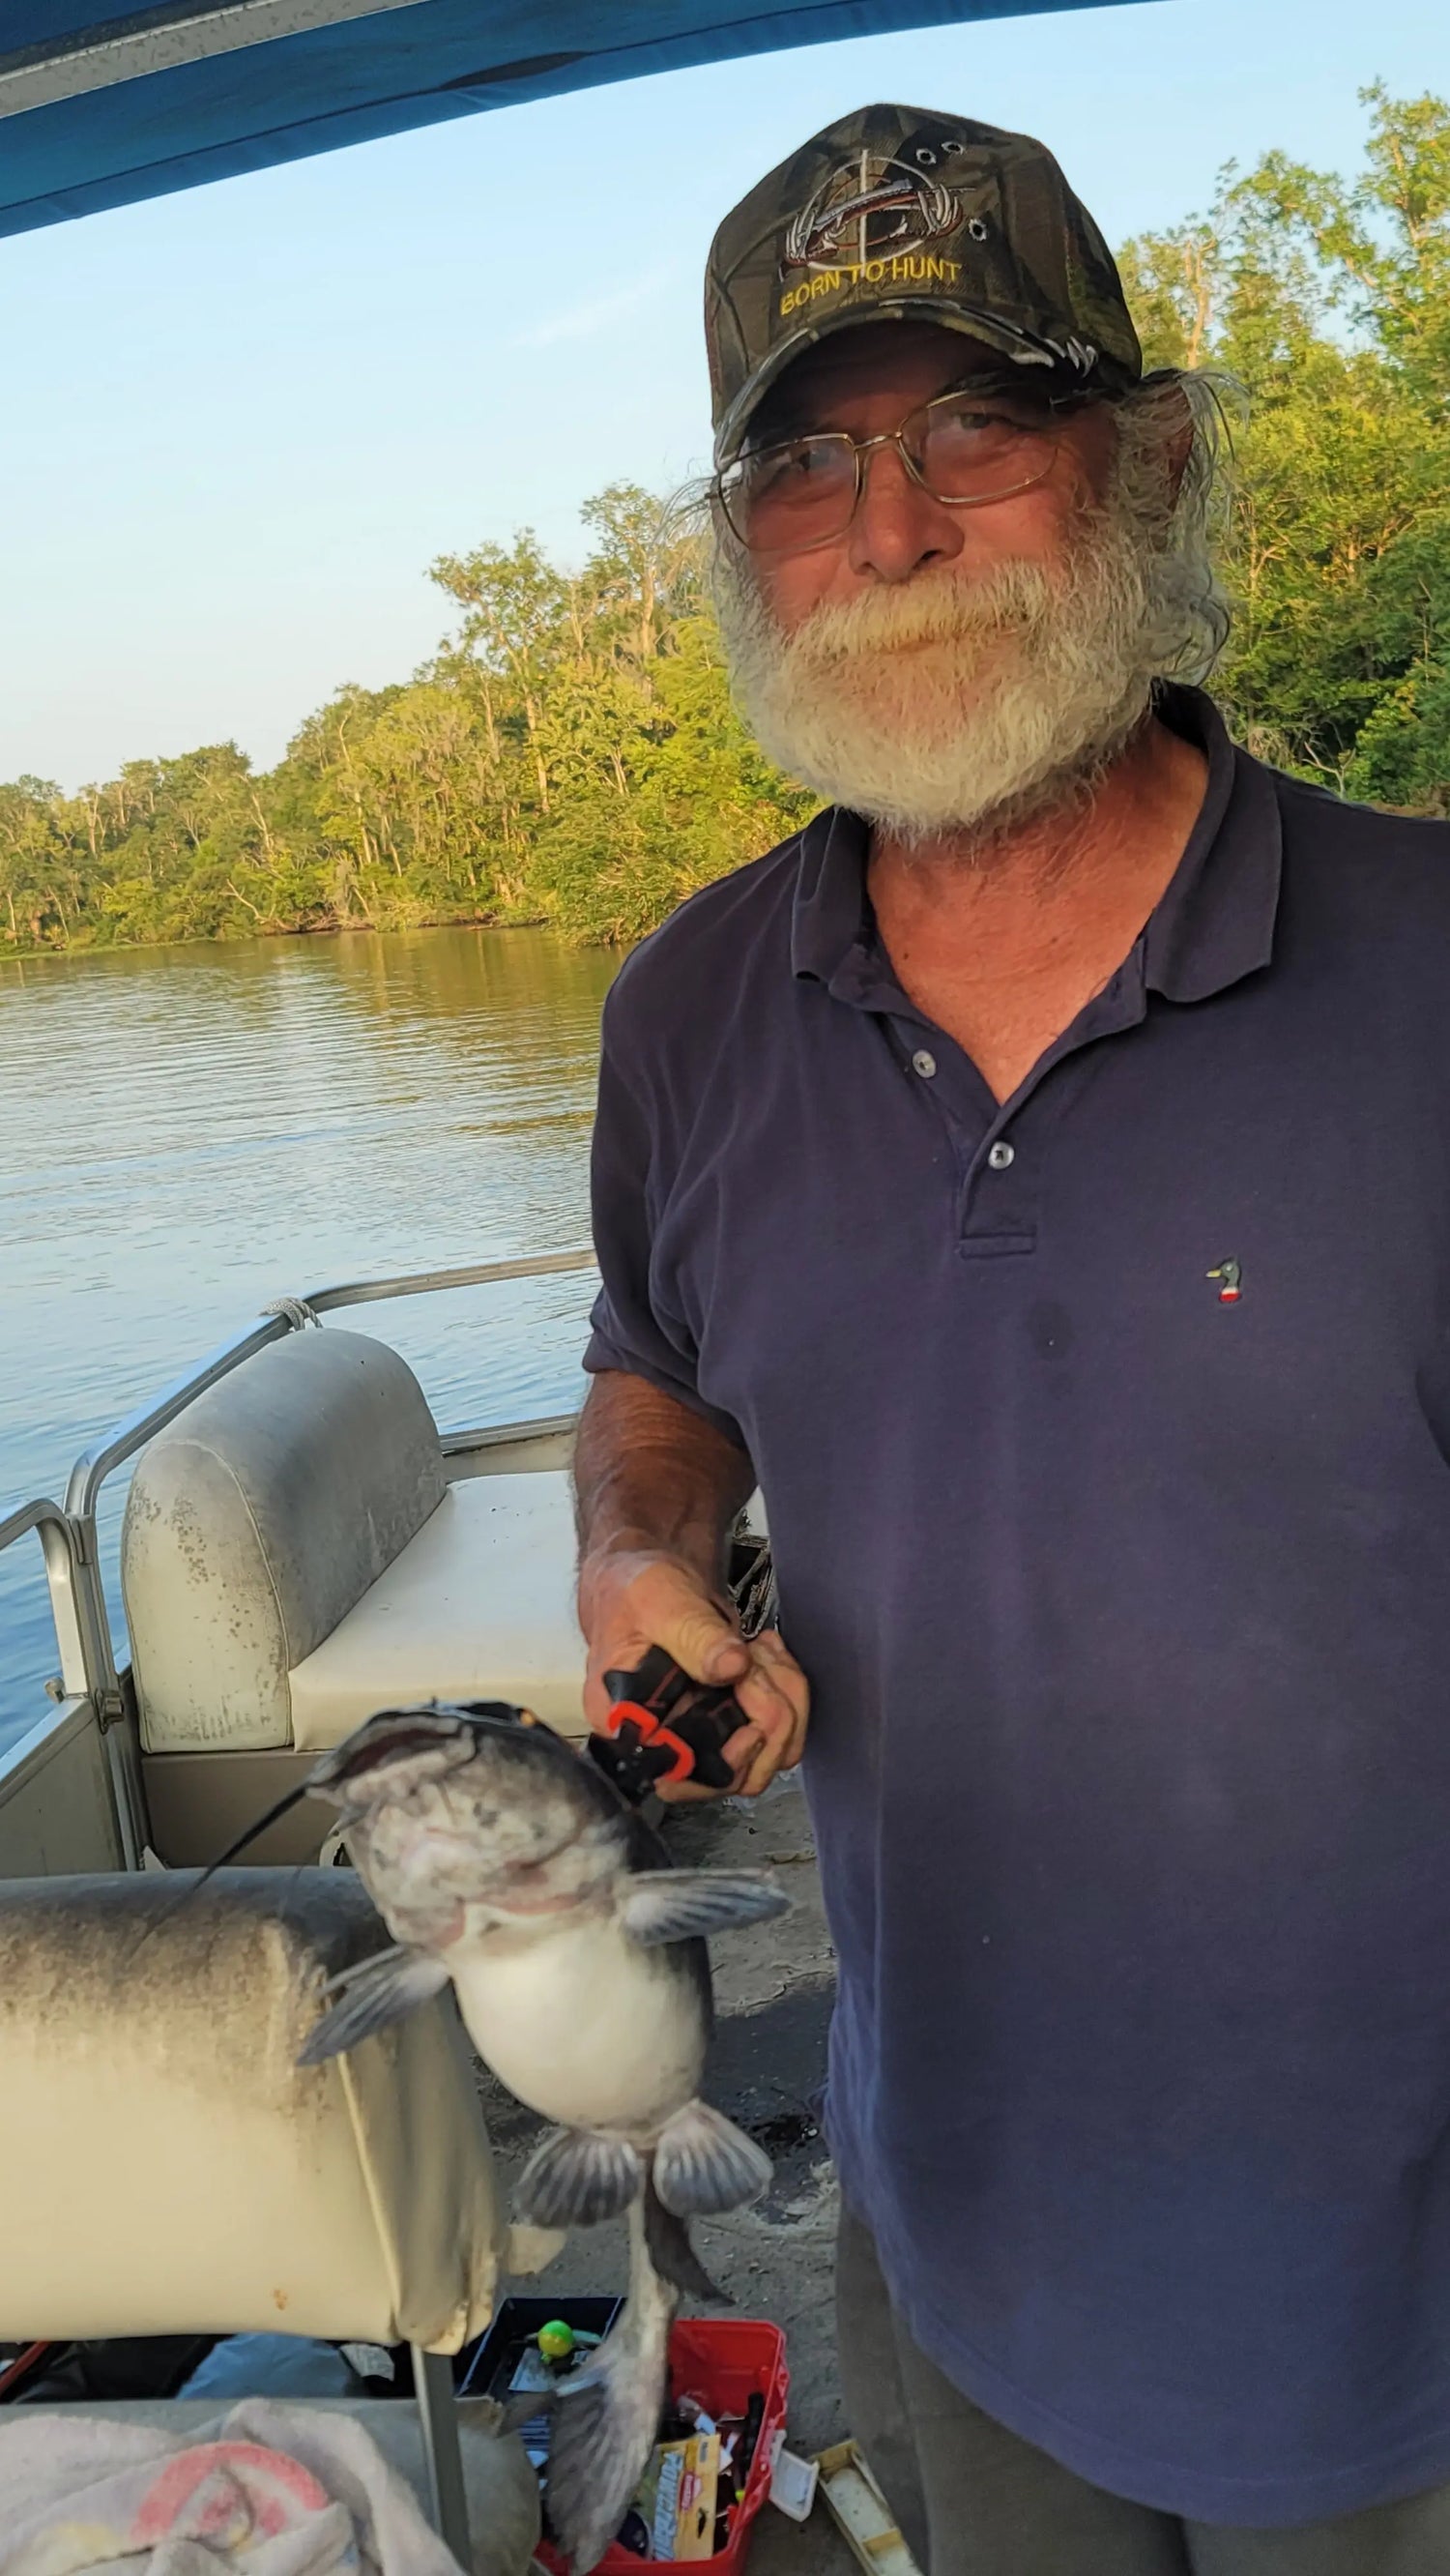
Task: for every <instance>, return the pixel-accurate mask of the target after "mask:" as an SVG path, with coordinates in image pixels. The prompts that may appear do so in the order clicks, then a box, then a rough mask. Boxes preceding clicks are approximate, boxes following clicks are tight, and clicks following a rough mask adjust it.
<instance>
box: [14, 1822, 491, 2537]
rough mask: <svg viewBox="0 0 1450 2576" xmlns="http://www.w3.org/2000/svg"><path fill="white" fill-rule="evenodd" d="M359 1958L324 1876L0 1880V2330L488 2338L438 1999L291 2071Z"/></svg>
mask: <svg viewBox="0 0 1450 2576" xmlns="http://www.w3.org/2000/svg"><path fill="white" fill-rule="evenodd" d="M386 1941H387V1934H386V1932H385V1930H384V1928H383V1926H382V1924H381V1923H380V1922H379V1920H378V1917H377V1915H376V1914H375V1913H374V1912H373V1909H372V1906H371V1905H370V1904H369V1902H368V1898H367V1895H366V1892H365V1891H364V1889H363V1886H362V1884H361V1881H360V1880H359V1879H358V1878H357V1877H356V1876H355V1875H354V1874H353V1872H352V1871H350V1870H344V1869H332V1870H319V1869H311V1870H290V1869H285V1870H284V1869H253V1870H241V1869H233V1870H223V1871H221V1872H220V1873H219V1874H218V1876H217V1877H216V1878H214V1879H213V1880H212V1881H211V1882H210V1883H209V1884H208V1885H207V1886H206V1887H204V1888H202V1889H201V1890H200V1891H199V1892H198V1893H197V1894H196V1895H195V1896H193V1897H191V1898H190V1899H187V1900H186V1901H183V1902H181V1903H178V1889H177V1884H176V1880H175V1879H174V1878H173V1877H171V1876H169V1875H166V1874H163V1873H161V1872H158V1871H151V1870H146V1871H137V1872H135V1873H133V1874H131V1875H129V1876H127V1875H121V1874H117V1875H115V1876H110V1877H95V1878H47V1879H19V1880H10V1881H8V1882H6V1883H4V1884H0V2066H3V2069H4V2074H3V2080H0V2174H3V2176H4V2186H5V2187H4V2190H3V2192H0V2337H3V2338H5V2339H6V2340H7V2341H12V2342H24V2341H28V2340H29V2339H30V2338H31V2337H41V2336H50V2337H54V2338H62V2339H63V2338H67V2337H70V2336H79V2337H91V2336H107V2335H137V2334H218V2333H238V2332H257V2331H279V2330H280V2331H282V2332H284V2333H289V2334H299V2335H320V2336H324V2337H326V2338H328V2339H329V2340H332V2341H344V2340H350V2339H353V2340H364V2341H368V2342H373V2343H381V2344H390V2345H391V2344H395V2343H401V2342H410V2343H416V2344H419V2345H423V2346H425V2347H427V2348H428V2349H429V2350H432V2351H438V2352H456V2351H457V2350H458V2348H459V2346H460V2344H462V2343H463V2342H464V2340H465V2339H466V2338H467V2337H468V2336H469V2335H470V2334H472V2333H477V2332H478V2331H479V2330H480V2329H481V2327H483V2326H484V2325H485V2324H486V2323H487V2322H488V2318H489V2316H490V2313H491V2311H492V2306H493V2295H494V2284H495V2280H496V2278H497V2273H498V2267H499V2261H500V2257H501V2254H502V2252H503V2250H504V2240H505V2228H506V2222H505V2220H504V2218H503V2214H502V2212H501V2209H500V2206H499V2203H498V2199H497V2196H496V2194H495V2189H494V2179H493V2168H492V2163H491V2159H490V2155H489V2147H488V2139H487V2134H486V2131H485V2129H484V2125H483V2119H482V2114H481V2112H480V2109H479V2104H478V2098H477V2094H476V2091H475V2087H474V2082H473V2074H472V2067H471V2063H470V2059H469V2055H468V2051H467V2048H466V2046H465V2044H464V2041H463V2037H462V2032H461V2029H460V2027H459V2024H458V2017H457V2014H456V2012H455V2011H454V2010H453V2007H452V2005H451V2003H450V2002H449V2001H447V2000H446V1999H440V2000H437V2001H434V2002H432V2003H429V2004H425V2005H423V2006H421V2007H420V2008H419V2009H418V2010H416V2011H414V2012H412V2013H410V2014H408V2016H407V2017H406V2019H405V2020H403V2021H400V2022H397V2023H395V2024H394V2025H393V2026H392V2028H390V2029H388V2030H385V2031H383V2032H382V2033H381V2034H380V2035H379V2036H378V2037H377V2038H375V2039H369V2040H365V2041H364V2042H363V2043H362V2044H361V2046H360V2047H358V2048H355V2049H354V2050H352V2052H351V2053H350V2054H349V2055H348V2056H346V2057H342V2058H334V2059H333V2060H332V2061H331V2062H330V2063H328V2064H326V2065H323V2066H320V2067H299V2066H298V2064H297V2062H296V2061H297V2052H298V2050H299V2048H300V2047H301V2045H302V2042H303V2040H304V2039H305V2038H306V2036H307V2034H308V2032H309V2031H310V2030H311V2029H312V2027H313V2026H314V2024H315V2023H316V2022H317V2021H318V2019H319V2018H320V2017H321V2014H322V2012H323V2010H324V2007H325V2000H326V1998H325V1987H326V1983H327V1980H328V1979H329V1977H331V1976H333V1975H335V1974H336V1973H337V1972H338V1971H339V1970H340V1969H342V1968H344V1967H347V1966H349V1965H351V1964H353V1963H354V1962H356V1961H358V1960H360V1959H363V1958H366V1957H367V1956H369V1955H370V1954H371V1953H372V1952H374V1951H376V1950H377V1949H379V1948H381V1947H384V1946H385V1945H386ZM0 2554H3V2553H0Z"/></svg>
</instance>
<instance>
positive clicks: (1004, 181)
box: [705, 106, 1143, 464]
mask: <svg viewBox="0 0 1450 2576" xmlns="http://www.w3.org/2000/svg"><path fill="white" fill-rule="evenodd" d="M905 319H910V320H913V321H918V320H922V319H925V320H927V321H932V322H940V323H944V324H945V325H946V326H947V328H948V329H950V330H954V331H962V332H965V333H967V334H968V335H969V336H970V337H971V338H972V339H974V340H979V341H982V342H983V343H984V344H985V345H986V346H987V347H988V348H991V349H995V350H997V351H999V352H1000V354H1001V355H1002V356H1003V357H1005V358H1008V359H1010V360H1011V361H1012V362H1013V363H1014V365H1020V366H1022V367H1024V368H1041V369H1043V370H1044V371H1046V370H1048V369H1050V370H1051V371H1052V373H1053V375H1054V376H1055V377H1057V378H1058V379H1063V378H1065V379H1066V380H1067V381H1068V382H1069V383H1071V384H1073V385H1075V386H1076V387H1078V388H1079V389H1081V390H1082V391H1083V392H1098V393H1106V394H1113V393H1122V392H1124V391H1126V389H1127V387H1128V386H1129V385H1131V384H1136V383H1137V381H1138V379H1139V377H1140V376H1141V375H1142V372H1143V357H1142V351H1141V350H1140V348H1139V346H1138V335H1137V333H1136V331H1135V330H1134V328H1133V324H1132V319H1131V316H1130V315H1129V312H1128V307H1127V304H1126V302H1125V301H1124V297H1123V289H1122V283H1121V280H1120V279H1119V276H1118V272H1117V269H1116V267H1115V265H1114V263H1113V257H1112V253H1111V252H1110V250H1109V249H1108V246H1107V244H1106V242H1105V241H1104V240H1103V237H1102V234H1101V233H1100V232H1099V231H1098V228H1097V226H1096V224H1095V223H1094V222H1093V219H1092V217H1091V215H1090V214H1089V213H1088V211H1087V208H1086V207H1085V206H1083V205H1081V204H1080V203H1079V201H1078V199H1077V198H1076V197H1075V196H1074V195H1073V193H1072V190H1071V189H1070V188H1069V186H1068V184H1067V181H1066V180H1065V179H1064V177H1063V175H1062V172H1061V171H1060V170H1059V168H1058V166H1057V163H1056V162H1055V161H1054V159H1053V157H1052V154H1051V153H1050V152H1049V151H1047V150H1046V148H1045V147H1044V145H1042V144H1041V143H1034V142H1033V140H1032V138H1031V136H1030V135H1026V134H1005V133H1003V132H1002V131H1001V129H1000V128H999V127H997V126H995V125H978V124H975V123H974V122H973V120H972V119H971V118H970V117H963V116H940V115H936V114H934V113H933V112H932V111H930V110H928V109H924V108H915V107H883V106H876V107H861V108H857V110H856V111H855V113H854V115H851V116H843V117H842V118H841V119H840V120H839V122H838V123H837V124H835V125H828V126H827V127H826V128H825V129H824V131H823V132H822V133H820V134H816V135H813V136H812V138H811V140H810V142H809V143H803V144H802V145H801V147H800V150H799V151H798V152H793V153H792V154H791V157H790V159H789V160H788V161H783V162H782V163H781V165H780V167H779V169H778V170H772V171H771V172H770V175H769V177H768V178H765V179H762V180H761V181H760V183H759V185H758V186H757V187H754V188H752V189H751V191H750V194H749V196H748V197H744V198H742V200H741V202H740V204H739V205H738V206H736V207H735V209H734V210H733V212H732V213H730V214H728V215H727V216H726V218H725V221H724V222H723V224H722V225H721V226H720V229H719V231H718V232H717V233H716V235H715V239H714V241H713V243H712V244H711V247H710V258H709V263H708V266H707V268H706V272H705V339H706V344H707V347H708V349H709V353H710V389H711V396H712V416H713V419H714V424H715V458H716V463H717V464H723V463H725V462H726V461H727V460H728V459H729V458H730V457H731V456H733V454H734V453H735V451H736V449H737V447H738V446H739V444H740V441H741V439H742V437H743V436H744V432H745V425H746V422H747V421H748V419H749V417H750V414H751V412H752V411H753V410H754V408H755V405H756V404H757V403H758V402H759V400H760V398H761V396H762V394H764V393H765V392H766V391H767V390H768V388H769V387H770V386H771V385H772V384H774V382H775V380H776V378H777V377H778V376H779V375H780V374H781V373H782V372H783V370H784V369H785V368H786V367H788V366H789V365H790V363H791V361H792V359H793V358H797V357H799V355H800V353H801V351H802V350H803V349H806V348H808V347H809V346H810V344H811V343H812V341H815V340H823V339H825V338H826V337H827V336H828V335H829V334H830V333H832V332H834V331H839V330H842V329H844V328H846V327H848V326H849V325H850V324H852V323H859V322H874V321H882V320H905Z"/></svg>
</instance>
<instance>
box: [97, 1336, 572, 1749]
mask: <svg viewBox="0 0 1450 2576" xmlns="http://www.w3.org/2000/svg"><path fill="white" fill-rule="evenodd" d="M573 1557H574V1540H573V1525H572V1515H571V1506H570V1496H569V1490H568V1478H567V1476H566V1475H565V1474H564V1472H563V1471H562V1470H541V1471H538V1472H535V1473H529V1472H524V1473H518V1474H502V1475H482V1476H473V1477H464V1478H460V1479H459V1480H457V1481H456V1482H450V1481H449V1478H448V1475H447V1471H446V1465H445V1460H444V1456H443V1452H442V1448H441V1446H440V1443H439V1438H438V1430H437V1426H436V1424H435V1423H434V1420H433V1417H432V1414H431V1413H430V1411H429V1409H428V1405H427V1402H426V1400H425V1398H424V1395H423V1391H422V1388H421V1387H420V1386H419V1384H418V1381H417V1379H416V1378H415V1377H414V1375H413V1373H412V1371H411V1369H410V1368H409V1367H408V1366H407V1363H406V1362H405V1361H404V1360H402V1359H401V1358H400V1357H399V1356H398V1354H397V1352H396V1351H394V1350H392V1349H390V1348H389V1346H388V1345H387V1344H386V1343H385V1342H379V1341H375V1340H373V1339H372V1338H371V1337H370V1336H368V1335H365V1334H362V1333H352V1332H339V1331H336V1330H332V1329H327V1330H324V1331H320V1332H318V1331H308V1332H298V1333H292V1334H289V1335H288V1336H287V1338H286V1339H285V1340H284V1341H280V1342H276V1343H273V1344H271V1345H270V1346H269V1347H268V1348H267V1349H266V1350H264V1351H261V1352H259V1353H258V1354H257V1355H256V1357H255V1358H253V1359H251V1360H249V1361H247V1362H246V1363H245V1364H244V1366H242V1367H241V1368H239V1369H237V1370H235V1371H234V1372H233V1373H232V1374H231V1376H229V1377H227V1378H225V1379H223V1380H222V1381H221V1383H220V1384H219V1385H217V1386H215V1387H212V1388H211V1389H210V1390H209V1391H208V1392H207V1393H206V1394H205V1395H202V1396H199V1397H198V1398H197V1400H196V1402H195V1403H194V1404H191V1405H188V1407H187V1409H186V1411H185V1412H184V1413H183V1414H181V1415H179V1416H178V1418H177V1420H176V1421H175V1422H174V1423H173V1424H171V1425H170V1427H169V1428H168V1429H167V1430H165V1431H163V1432H161V1433H160V1434H159V1435H158V1437H157V1438H156V1439H155V1440H153V1441H152V1442H151V1443H150V1445H149V1446H148V1448H147V1449H146V1450H144V1451H143V1453H142V1455H141V1457H140V1459H139V1461H138V1463H137V1467H136V1472H135V1475H134V1477H133V1479H132V1484H131V1490H130V1494H129V1496H128V1498H127V1504H126V1514H125V1521H124V1524H123V1528H122V1536H121V1581H122V1591H123V1595H124V1599H125V1606H126V1618H127V1624H128V1627H129V1630H130V1637H131V1650H132V1662H133V1672H134V1677H135V1684H136V1694H137V1701H138V1707H139V1713H140V1723H141V1741H142V1747H143V1750H144V1752H145V1753H146V1754H147V1755H148V1756H152V1755H155V1756H166V1755H195V1754H198V1753H234V1754H235V1753H250V1754H257V1753H276V1752H282V1751H290V1752H292V1753H294V1754H303V1753H315V1752H317V1751H319V1750H321V1749H323V1748H324V1747H326V1746H328V1745H331V1744H335V1743H337V1742H338V1741H339V1740H340V1739H341V1738H342V1737H343V1736H344V1735H346V1734H347V1733H348V1732H349V1730H350V1729H351V1728H352V1727H354V1726H356V1725H357V1724H358V1723H359V1722H360V1720H362V1719H363V1718H365V1717H367V1716H369V1715H370V1714H371V1713H372V1711H373V1710H374V1709H376V1708H382V1707H386V1706H388V1705H389V1704H390V1703H395V1702H399V1701H408V1700H419V1699H434V1698H437V1699H512V1700H518V1701H521V1702H523V1703H524V1704H525V1705H527V1706H528V1707H530V1708H533V1709H535V1710H536V1711H537V1712H538V1714H539V1715H540V1716H541V1717H543V1718H545V1719H546V1720H547V1721H548V1722H549V1723H550V1724H551V1725H554V1726H557V1727H559V1728H560V1729H561V1730H562V1731H564V1732H566V1733H571V1734H582V1733H583V1732H584V1720H583V1716H582V1714H581V1709H580V1696H581V1692H582V1688H583V1679H584V1647H583V1642H582V1639H581V1637H580V1634H579V1630H578V1626H577V1623H576V1620H575V1617H574V1607H573ZM156 1767H157V1766H155V1765H151V1766H150V1768H151V1769H152V1770H154V1769H155V1768H156Z"/></svg>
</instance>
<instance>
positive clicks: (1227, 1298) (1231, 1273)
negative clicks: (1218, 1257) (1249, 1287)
mask: <svg viewBox="0 0 1450 2576" xmlns="http://www.w3.org/2000/svg"><path fill="white" fill-rule="evenodd" d="M1208 1276H1209V1278H1210V1279H1216V1280H1217V1281H1218V1283H1219V1290H1218V1302H1219V1304H1220V1305H1221V1306H1236V1305H1237V1304H1238V1302H1239V1299H1240V1298H1241V1297H1242V1295H1243V1293H1244V1288H1243V1279H1244V1272H1243V1264H1242V1262H1240V1261H1221V1262H1220V1263H1219V1265H1218V1268H1217V1269H1216V1270H1210V1271H1209V1273H1208Z"/></svg>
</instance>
